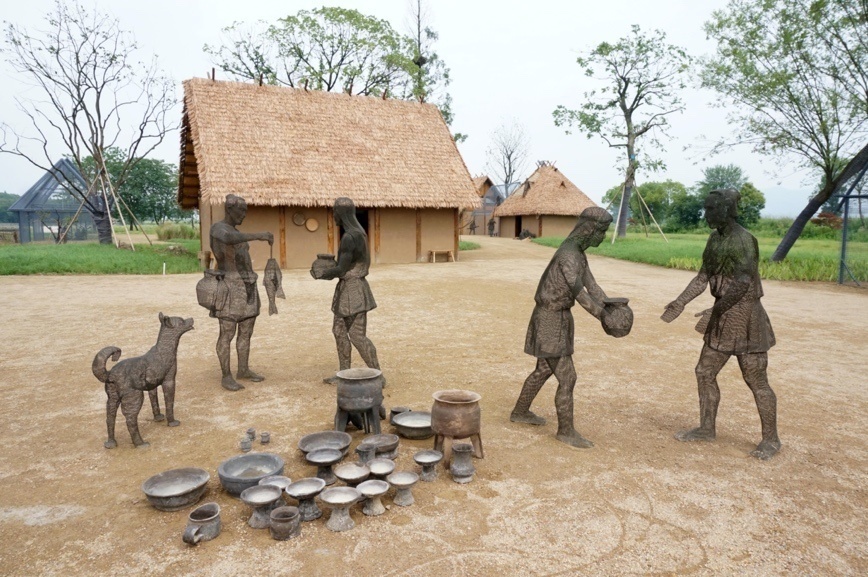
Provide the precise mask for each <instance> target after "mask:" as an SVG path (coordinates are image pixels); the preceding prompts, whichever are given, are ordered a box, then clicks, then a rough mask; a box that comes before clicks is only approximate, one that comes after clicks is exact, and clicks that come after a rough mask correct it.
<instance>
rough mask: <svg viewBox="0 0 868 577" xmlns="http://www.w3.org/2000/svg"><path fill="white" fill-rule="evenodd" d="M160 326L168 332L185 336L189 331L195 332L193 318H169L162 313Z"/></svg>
mask: <svg viewBox="0 0 868 577" xmlns="http://www.w3.org/2000/svg"><path fill="white" fill-rule="evenodd" d="M160 325H161V327H163V328H165V329H167V330H171V331H174V332H176V333H178V334H179V335H183V334H184V333H186V332H187V331H192V330H193V318H192V317H190V318H189V319H183V318H181V317H167V316H165V315H164V314H163V313H160Z"/></svg>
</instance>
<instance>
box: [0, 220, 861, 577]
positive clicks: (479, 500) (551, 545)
mask: <svg viewBox="0 0 868 577" xmlns="http://www.w3.org/2000/svg"><path fill="white" fill-rule="evenodd" d="M473 240H479V241H480V242H481V243H482V244H483V248H482V249H481V250H478V251H472V252H465V253H462V254H461V261H460V262H458V263H448V264H437V265H429V264H417V265H393V266H377V267H375V268H373V269H372V272H371V276H370V277H369V279H370V282H371V287H372V289H373V291H374V294H375V296H376V298H377V301H378V303H379V305H380V308H378V309H377V310H375V311H373V312H372V313H371V314H370V315H369V323H368V326H369V336H370V337H371V338H372V340H373V341H374V342H375V344H376V345H377V347H378V350H379V356H380V360H381V363H382V365H383V369H384V372H385V373H386V376H387V377H388V383H389V385H388V388H387V389H386V390H385V393H386V405H387V407H391V406H395V405H408V406H410V407H413V408H416V409H418V410H427V409H429V408H430V404H431V393H433V392H434V391H437V390H440V389H446V388H467V389H471V390H474V391H477V392H478V393H480V394H481V395H482V397H483V400H482V410H483V430H482V437H483V442H484V445H485V459H484V460H475V465H476V467H477V475H476V477H475V478H474V480H473V482H472V483H470V484H468V485H458V484H456V483H454V482H452V480H451V479H450V478H449V475H448V473H447V472H445V471H443V470H442V469H440V476H439V478H438V479H437V481H435V482H434V483H420V484H419V485H417V487H416V488H415V491H414V492H415V496H416V504H415V505H414V506H412V507H409V508H401V507H396V506H392V507H391V509H390V510H389V511H388V512H387V513H386V514H385V515H383V516H381V517H376V518H366V517H364V516H363V515H362V514H361V511H360V510H359V509H358V508H356V509H355V510H354V511H353V518H354V519H355V520H356V521H357V523H358V525H357V527H356V528H355V529H353V530H352V531H349V532H347V533H332V532H330V531H328V530H327V529H325V527H324V525H323V522H322V520H319V521H315V522H312V523H305V524H304V526H303V528H302V537H301V538H300V539H295V540H292V541H287V542H277V541H272V540H271V539H270V537H269V535H268V532H267V531H256V530H253V529H250V528H249V527H248V526H247V525H246V522H245V520H246V517H247V515H248V511H247V508H246V506H244V505H243V504H242V503H241V502H240V501H239V500H237V499H234V498H232V497H230V496H228V495H227V494H225V493H223V491H222V490H221V489H220V486H219V481H218V478H217V466H218V465H219V463H220V462H221V461H223V460H224V459H226V458H228V457H229V456H232V455H233V454H235V453H236V447H237V443H238V439H239V438H240V436H241V434H242V432H243V431H244V430H245V429H246V428H247V427H249V426H254V427H256V428H257V429H258V430H268V431H271V433H272V439H273V441H272V444H271V445H269V446H268V449H269V450H271V451H274V452H277V453H278V454H280V455H281V456H283V457H284V459H285V460H286V462H287V466H286V474H287V475H288V476H290V477H292V478H293V479H297V478H301V477H305V476H310V475H312V474H313V473H314V470H313V468H312V467H310V466H308V465H307V464H306V463H305V462H304V461H303V459H302V458H301V455H300V453H299V451H298V450H297V449H296V443H297V441H298V439H299V437H300V436H301V435H302V434H305V433H309V432H313V431H318V430H326V429H329V428H330V426H331V423H332V418H333V415H334V406H335V400H334V398H335V393H334V389H333V388H331V387H329V386H328V385H324V384H322V382H321V379H322V377H324V376H326V375H329V374H331V373H332V372H333V371H334V370H335V365H336V354H335V352H334V341H333V338H332V335H331V331H330V329H331V313H330V311H329V306H330V304H331V295H332V291H333V283H330V282H318V281H314V280H312V279H311V278H310V276H309V275H308V273H307V272H306V271H285V272H284V277H283V279H284V288H285V290H286V293H287V300H286V301H279V302H278V308H279V309H280V314H279V315H277V316H272V317H269V316H268V315H267V314H265V312H264V314H263V316H261V317H259V320H258V321H257V326H256V332H255V334H254V343H253V354H252V359H251V366H252V367H253V368H254V369H255V370H257V371H259V372H261V373H263V374H264V375H266V377H267V380H266V381H264V382H262V383H258V384H256V383H253V384H250V385H248V387H247V389H245V390H244V391H241V392H237V393H229V392H226V391H223V390H222V389H221V388H220V386H219V369H218V365H217V360H216V357H215V353H214V343H215V341H216V336H217V325H216V321H214V320H213V319H209V318H208V317H207V314H206V311H205V310H204V309H202V308H200V307H199V306H198V305H197V304H196V302H195V296H194V287H195V283H196V281H197V280H198V278H199V275H182V276H170V277H132V276H121V277H107V276H100V277H2V278H0V306H2V308H3V310H4V322H3V324H2V329H0V342H2V343H3V350H2V354H0V423H2V424H0V431H2V435H0V543H2V546H0V574H2V575H54V574H56V575H133V574H139V575H141V574H170V573H171V574H174V575H184V574H203V575H288V574H298V575H355V576H360V575H377V576H379V575H413V576H420V575H421V576H424V575H520V574H541V575H542V574H546V575H555V574H561V575H643V574H648V573H658V574H682V575H735V574H739V575H784V574H789V575H865V574H868V523H866V518H868V491H866V489H868V479H866V475H868V392H866V387H865V372H866V371H865V361H866V357H865V350H866V349H865V346H866V342H868V338H866V337H868V331H866V326H868V291H864V290H858V289H852V288H839V287H837V286H834V285H828V284H797V283H781V282H765V283H764V288H765V292H766V295H765V298H764V299H763V302H764V304H765V306H766V309H767V310H768V313H769V316H770V318H771V320H772V324H773V326H774V328H775V332H776V334H777V338H778V343H779V344H778V346H776V347H775V348H774V349H772V351H771V352H770V354H769V360H770V366H769V377H770V380H771V384H772V387H773V388H774V390H775V391H776V392H777V395H778V400H779V423H780V434H781V439H782V441H783V443H784V448H783V450H782V452H781V454H780V455H779V456H777V457H776V458H775V459H773V460H772V461H770V462H759V461H756V460H755V459H753V458H751V457H749V456H748V452H749V451H750V450H751V449H752V448H753V447H754V445H755V444H756V443H757V442H758V440H759V419H758V417H757V414H756V409H755V407H754V404H753V399H752V397H751V395H750V392H749V390H748V389H747V387H746V386H745V385H744V383H743V382H742V381H741V378H740V375H739V373H738V368H737V364H736V363H735V362H734V361H731V362H730V364H729V365H727V367H726V368H725V369H724V371H723V372H722V374H721V378H720V385H721V390H722V395H723V401H722V403H721V410H720V414H719V420H718V427H719V428H718V439H717V441H716V442H715V443H712V444H682V443H679V442H677V441H676V440H674V439H673V436H672V435H673V433H674V432H675V431H677V430H679V429H682V428H686V427H690V426H693V425H694V424H695V423H696V420H697V412H698V409H697V401H696V392H695V380H694V376H693V367H694V365H695V363H696V360H697V357H698V354H699V350H700V347H701V339H700V336H699V335H698V334H696V333H695V332H694V331H693V324H694V319H693V313H695V312H698V311H700V310H702V309H703V308H705V307H706V306H708V305H709V303H710V302H711V297H710V296H709V295H708V294H706V295H704V296H703V297H700V299H697V301H695V302H694V303H692V304H691V306H690V307H689V308H688V310H687V311H685V314H684V315H682V317H681V318H679V319H678V320H677V321H675V322H674V323H673V324H671V325H666V324H665V323H663V322H662V321H660V320H659V315H660V313H661V311H662V309H663V306H664V305H665V304H666V303H667V302H669V301H670V300H671V299H672V298H673V297H675V296H676V295H677V294H678V293H679V291H680V290H681V289H682V288H683V287H684V286H685V285H686V283H687V282H688V280H689V279H690V278H691V275H690V274H689V273H685V272H679V271H672V270H665V269H660V268H655V267H650V266H644V265H638V264H631V263H626V262H621V261H616V260H609V259H604V258H592V259H591V267H592V269H593V271H594V274H595V276H596V278H597V280H598V282H599V283H600V285H601V286H602V287H603V289H604V290H606V292H607V293H608V294H609V295H610V296H627V297H630V299H631V302H630V304H631V306H632V307H633V310H634V312H635V325H634V329H633V332H632V334H631V335H630V336H628V337H626V338H623V339H613V338H611V337H608V336H606V335H605V334H604V333H603V331H602V330H601V329H600V327H599V324H598V323H597V321H596V320H595V319H593V318H591V317H590V316H588V315H586V314H584V311H582V310H581V309H580V307H576V309H574V312H575V317H576V351H577V352H576V356H575V361H576V367H577V371H578V374H579V379H578V383H577V386H576V393H575V398H576V416H577V419H576V422H577V427H578V429H579V430H580V431H581V432H582V433H583V434H584V435H585V436H587V437H588V438H590V439H592V440H593V441H595V442H596V447H595V448H593V449H590V450H578V449H572V448H570V447H567V446H566V445H563V444H561V443H559V442H557V441H556V440H555V439H554V430H555V424H554V423H555V412H554V406H553V397H554V391H555V386H556V385H555V381H554V380H552V381H551V382H550V383H548V384H547V385H546V386H545V388H543V390H542V393H541V394H540V397H539V398H538V400H537V401H536V403H535V404H534V409H535V410H536V411H537V412H538V413H539V414H541V415H543V416H545V417H546V418H547V419H548V420H549V423H548V424H547V425H545V426H543V427H532V426H529V425H519V424H513V423H510V422H509V420H508V416H509V412H510V410H511V409H512V406H513V403H514V401H515V398H516V396H517V394H518V391H519V389H520V387H521V384H522V381H523V379H524V377H525V376H526V375H527V373H528V372H529V371H530V370H531V369H532V368H533V365H534V359H532V358H531V357H529V356H527V355H525V354H524V353H523V352H522V347H523V343H524V334H525V330H526V327H527V321H528V318H529V316H530V312H531V310H532V308H533V293H534V290H535V288H536V284H537V281H538V279H539V276H540V273H541V272H542V270H543V268H544V267H545V266H546V264H547V262H548V259H549V258H550V256H551V254H552V250H551V249H548V248H545V247H540V246H537V245H533V244H530V243H524V242H519V241H512V240H506V239H488V238H484V237H482V238H481V239H480V238H479V237H476V238H474V239H473ZM260 291H261V294H262V296H263V298H264V296H265V294H264V291H263V290H262V289H260ZM160 311H162V312H164V313H166V314H169V315H181V316H185V317H188V316H193V317H194V318H195V322H196V330H195V331H193V332H191V333H188V334H187V335H185V337H184V338H183V339H182V341H181V346H180V360H179V371H178V393H177V399H176V403H175V414H176V416H177V418H178V419H180V420H181V423H182V424H181V426H180V427H178V428H173V429H170V428H168V427H166V426H165V424H164V423H154V422H153V421H151V420H150V418H149V412H150V411H149V408H147V407H146V408H145V409H143V410H142V413H141V414H140V419H139V422H140V426H141V429H142V435H143V436H144V438H145V439H146V440H148V441H149V442H150V443H151V446H150V447H149V448H146V449H134V448H133V447H132V445H131V443H130V439H129V435H128V434H127V431H126V428H125V426H124V425H123V422H122V419H121V418H120V417H119V419H118V435H117V439H118V443H119V447H118V448H117V449H115V450H111V451H109V450H105V449H103V447H102V442H103V440H104V437H105V425H104V419H105V412H104V411H105V409H104V407H105V394H104V392H103V388H102V384H101V383H99V382H98V381H97V380H96V379H95V378H94V377H93V375H92V374H91V371H90V364H91V360H92V359H93V355H94V354H95V353H96V352H97V351H98V350H99V349H100V348H102V347H103V346H107V345H117V346H120V347H121V348H122V349H123V351H124V357H129V356H135V355H139V354H142V353H144V352H145V351H146V350H147V349H148V348H149V347H150V346H151V345H152V344H153V342H154V340H155V337H156V334H157V329H158V325H157V313H158V312H160ZM264 311H267V307H266V308H265V309H264ZM354 361H355V362H358V357H357V356H356V357H354ZM233 363H234V358H233ZM384 431H391V427H389V426H388V425H385V424H384ZM362 436H363V435H362V433H360V432H356V431H353V437H354V445H353V447H354V446H355V443H356V442H357V441H358V440H359V439H361V438H362ZM431 443H432V441H431V440H426V441H407V440H402V442H401V448H400V455H399V457H398V459H397V463H398V468H399V469H415V466H414V463H413V461H412V455H413V453H415V452H416V451H417V450H419V449H421V448H428V447H430V446H431ZM254 448H255V449H256V450H260V449H261V448H262V447H261V446H260V445H259V444H258V443H257V444H255V445H254ZM183 466H195V467H201V468H204V469H206V470H208V471H209V472H210V473H211V481H210V483H209V489H208V493H207V494H206V496H205V498H204V499H203V502H204V501H206V500H214V501H217V502H218V503H219V504H220V505H221V507H222V508H223V523H224V529H223V533H222V534H221V535H220V536H219V537H218V538H217V539H216V540H214V541H211V542H208V543H204V544H202V545H200V546H198V547H195V548H192V547H188V546H186V545H185V544H184V543H183V542H182V541H181V538H180V537H181V533H182V531H183V529H184V525H185V522H186V516H187V514H188V513H189V509H188V510H185V511H181V512H177V513H164V512H159V511H157V510H155V509H153V508H152V507H151V506H150V505H149V504H148V502H147V501H146V499H145V498H144V495H143V494H142V492H141V490H140V486H141V483H142V481H144V480H145V479H146V478H147V477H149V476H150V475H152V474H154V473H157V472H159V471H162V470H165V469H169V468H175V467H183ZM386 502H387V503H389V504H390V503H391V499H390V498H389V499H387V500H386Z"/></svg>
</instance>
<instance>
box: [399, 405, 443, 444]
mask: <svg viewBox="0 0 868 577" xmlns="http://www.w3.org/2000/svg"><path fill="white" fill-rule="evenodd" d="M392 424H393V425H395V428H396V429H398V434H399V435H401V436H402V437H406V438H407V439H428V438H430V437H433V436H434V431H432V430H431V413H429V412H427V411H407V412H406V413H398V414H397V415H395V417H394V419H392Z"/></svg>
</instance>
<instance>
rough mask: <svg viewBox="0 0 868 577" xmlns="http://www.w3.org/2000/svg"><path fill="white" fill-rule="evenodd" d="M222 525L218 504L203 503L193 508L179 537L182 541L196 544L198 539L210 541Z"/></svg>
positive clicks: (217, 533)
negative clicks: (181, 535)
mask: <svg viewBox="0 0 868 577" xmlns="http://www.w3.org/2000/svg"><path fill="white" fill-rule="evenodd" d="M222 527H223V525H222V523H221V521H220V505H218V504H217V503H205V504H204V505H202V506H201V507H197V508H195V509H193V511H192V512H191V513H190V516H189V517H188V518H187V528H186V529H184V535H183V537H181V538H182V539H183V540H184V543H187V544H189V545H196V544H197V543H199V542H200V541H210V540H211V539H213V538H214V537H216V536H217V535H219V534H220V529H222Z"/></svg>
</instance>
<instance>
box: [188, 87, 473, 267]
mask: <svg viewBox="0 0 868 577" xmlns="http://www.w3.org/2000/svg"><path fill="white" fill-rule="evenodd" d="M181 138H182V142H181V146H182V153H181V175H182V176H181V182H180V186H179V190H178V202H179V203H180V204H181V206H183V207H186V208H194V207H198V208H199V209H200V211H201V214H202V219H201V222H202V227H203V233H204V234H203V235H202V237H203V248H204V249H207V248H208V247H207V246H206V245H207V237H208V228H207V227H210V224H211V223H212V222H215V221H217V220H220V219H221V218H223V213H222V206H223V203H224V199H225V197H226V195H227V194H229V193H233V194H238V195H239V196H242V197H243V198H244V199H245V200H246V201H247V203H248V206H249V207H250V209H249V210H248V219H247V220H246V221H245V223H244V225H243V228H244V229H250V230H263V228H262V227H263V226H266V227H267V228H265V229H264V230H273V232H275V239H277V238H278V233H280V235H281V237H280V238H281V239H283V242H282V244H281V251H282V252H281V262H282V265H283V266H290V267H293V266H309V265H310V262H311V261H312V260H313V259H314V258H315V257H316V253H321V252H334V250H335V249H336V247H337V242H338V240H339V239H338V238H337V237H338V236H339V234H337V233H336V231H335V230H334V220H333V217H332V215H331V207H332V205H333V204H334V200H335V198H337V197H339V196H348V197H350V198H352V199H353V200H354V201H355V203H356V206H357V207H358V208H359V209H360V212H361V214H360V220H363V222H362V224H363V226H366V228H367V229H368V236H369V242H370V244H371V253H372V260H373V262H414V261H417V260H425V259H426V258H427V256H428V254H427V251H429V250H442V249H450V250H454V251H455V254H456V255H457V248H458V247H457V243H458V240H457V237H458V213H459V211H460V210H461V209H464V208H473V207H474V206H476V205H477V204H478V203H479V198H478V196H477V195H476V189H475V188H474V186H473V182H472V181H471V178H470V174H469V172H468V171H467V167H466V166H465V164H464V161H463V160H462V159H461V156H460V155H459V153H458V150H457V148H456V146H455V143H454V142H453V140H452V135H451V133H450V132H449V128H448V127H447V126H446V124H445V122H444V121H443V119H442V117H441V115H440V112H439V110H438V109H437V108H436V107H435V106H433V105H431V104H421V103H418V102H408V101H403V100H391V99H388V100H383V99H380V98H374V97H366V96H350V95H348V94H343V93H332V92H322V91H313V90H312V91H306V90H302V89H292V88H283V87H277V86H258V85H256V84H249V83H239V82H222V81H213V80H209V79H192V80H187V81H185V82H184V116H183V122H182V136H181ZM254 208H255V210H254ZM268 208H271V209H272V210H266V209H268ZM287 216H288V217H289V220H290V224H289V226H286V221H287ZM310 220H314V221H315V222H316V225H315V226H311V225H310V224H309V222H308V221H310ZM248 221H249V222H248ZM299 221H301V224H300V225H299V227H301V228H300V229H297V227H294V226H292V225H293V223H296V224H297V223H298V222H299ZM319 224H323V225H324V226H322V228H321V229H320V227H319ZM257 227H258V228H257ZM281 227H283V228H282V229H281ZM311 228H313V229H314V230H313V231H310V229H311ZM278 229H279V230H278ZM302 230H305V231H306V232H302ZM318 231H319V232H318ZM290 237H292V238H290ZM414 237H415V238H414ZM414 240H415V242H414ZM387 241H388V243H389V246H386V242H387ZM408 242H409V244H410V245H411V247H412V248H410V249H407V244H408ZM276 246H277V243H276ZM251 248H252V249H253V248H254V247H253V246H252V245H251ZM256 260H257V259H256V254H255V253H254V266H257V263H256ZM260 260H261V259H260ZM258 264H259V265H263V264H264V261H262V262H260V263H258Z"/></svg>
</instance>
